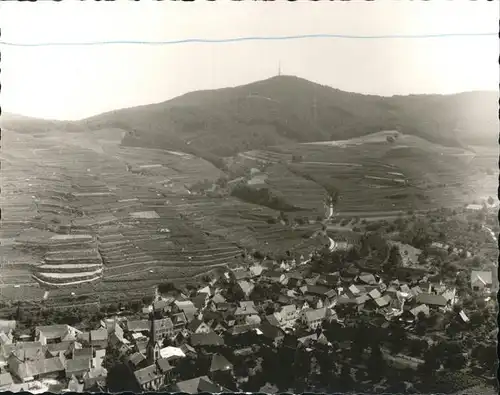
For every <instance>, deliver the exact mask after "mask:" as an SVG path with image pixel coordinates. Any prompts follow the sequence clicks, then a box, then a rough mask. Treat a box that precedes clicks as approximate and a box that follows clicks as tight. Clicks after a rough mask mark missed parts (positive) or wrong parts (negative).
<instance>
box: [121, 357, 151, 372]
mask: <svg viewBox="0 0 500 395" xmlns="http://www.w3.org/2000/svg"><path fill="white" fill-rule="evenodd" d="M125 363H126V364H127V365H128V366H129V367H130V369H131V370H132V371H133V372H135V371H136V370H138V369H141V368H144V367H146V366H147V359H146V356H145V355H144V354H141V353H140V352H135V353H133V354H130V355H128V356H127V357H126V358H125Z"/></svg>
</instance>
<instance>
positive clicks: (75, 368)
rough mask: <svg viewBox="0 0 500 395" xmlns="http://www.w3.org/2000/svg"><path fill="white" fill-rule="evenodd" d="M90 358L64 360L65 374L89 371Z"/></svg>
mask: <svg viewBox="0 0 500 395" xmlns="http://www.w3.org/2000/svg"><path fill="white" fill-rule="evenodd" d="M90 361H91V358H78V359H68V360H66V374H72V373H78V372H81V371H84V370H90Z"/></svg>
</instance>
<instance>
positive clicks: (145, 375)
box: [134, 364, 159, 385]
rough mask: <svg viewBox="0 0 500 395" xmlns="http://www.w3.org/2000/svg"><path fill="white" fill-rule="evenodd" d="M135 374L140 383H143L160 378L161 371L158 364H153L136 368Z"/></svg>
mask: <svg viewBox="0 0 500 395" xmlns="http://www.w3.org/2000/svg"><path fill="white" fill-rule="evenodd" d="M134 376H135V379H136V380H137V382H138V383H139V385H143V384H146V383H149V382H151V381H153V380H155V379H156V378H158V376H159V372H158V368H157V366H156V365H155V364H153V365H149V366H147V367H145V368H143V369H139V370H136V371H135V372H134Z"/></svg>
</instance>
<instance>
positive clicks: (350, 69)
mask: <svg viewBox="0 0 500 395" xmlns="http://www.w3.org/2000/svg"><path fill="white" fill-rule="evenodd" d="M498 14H499V2H498V1H493V2H484V1H483V2H471V1H468V0H454V1H444V0H443V1H430V2H422V1H415V2H410V1H402V2H394V1H391V0H377V1H375V2H365V1H359V2H336V1H335V2H328V1H321V2H309V1H300V0H299V1H297V2H294V3H289V2H287V1H284V0H277V1H275V2H253V1H243V2H231V1H229V0H217V1H215V2H207V1H197V2H193V3H191V2H187V3H183V2H171V1H166V2H146V1H141V2H130V1H120V0H119V1H117V2H110V3H104V2H93V1H92V2H89V1H85V2H74V1H72V2H61V3H58V2H36V3H26V2H1V3H0V26H1V27H2V30H1V33H2V34H1V37H0V41H3V42H11V43H12V42H14V43H41V42H88V41H117V40H134V41H168V40H182V39H188V38H206V39H207V38H208V39H226V38H233V37H248V36H286V35H302V34H344V35H371V36H372V35H401V34H405V35H416V34H439V33H488V32H497V31H498ZM0 51H1V65H0V66H1V74H0V81H1V84H2V91H1V94H0V104H1V106H2V111H5V112H13V113H17V114H23V115H28V116H33V117H40V118H48V119H65V120H76V119H82V118H86V117H89V116H92V115H95V114H99V113H102V112H106V111H111V110H114V109H118V108H125V107H132V106H136V105H142V104H149V103H155V102H162V101H165V100H168V99H171V98H173V97H176V96H179V95H181V94H184V93H187V92H190V91H194V90H200V89H216V88H223V87H228V86H237V85H241V84H245V83H250V82H253V81H258V80H262V79H266V78H270V77H272V76H274V75H276V74H277V73H278V65H279V64H281V72H282V74H287V75H296V76H298V77H302V78H306V79H309V80H311V81H314V82H318V83H321V84H324V85H329V86H332V87H334V88H338V89H341V90H345V91H351V92H360V93H367V94H377V95H394V94H420V93H441V94H447V93H455V92H462V91H471V90H498V84H499V73H498V56H499V44H498V36H495V35H494V36H481V37H479V36H476V37H452V38H426V39H340V38H318V39H301V40H277V41H245V42H238V43H189V44H177V45H154V46H147V45H124V44H122V45H94V46H57V47H44V46H40V47H14V46H7V45H0Z"/></svg>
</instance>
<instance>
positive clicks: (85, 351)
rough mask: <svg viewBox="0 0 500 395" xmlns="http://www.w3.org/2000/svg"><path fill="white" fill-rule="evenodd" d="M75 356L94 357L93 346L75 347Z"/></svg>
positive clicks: (75, 357)
mask: <svg viewBox="0 0 500 395" xmlns="http://www.w3.org/2000/svg"><path fill="white" fill-rule="evenodd" d="M73 358H74V359H77V358H92V349H91V348H75V349H74V350H73Z"/></svg>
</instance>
